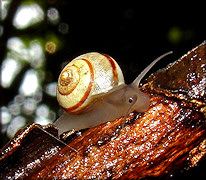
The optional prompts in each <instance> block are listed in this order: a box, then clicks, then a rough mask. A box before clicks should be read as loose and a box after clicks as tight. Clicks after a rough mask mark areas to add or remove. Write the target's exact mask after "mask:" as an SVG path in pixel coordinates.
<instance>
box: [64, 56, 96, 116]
mask: <svg viewBox="0 0 206 180" xmlns="http://www.w3.org/2000/svg"><path fill="white" fill-rule="evenodd" d="M81 60H83V61H85V62H86V63H87V65H88V66H89V69H90V74H91V76H90V82H89V86H88V88H87V91H86V92H85V94H84V96H83V97H82V98H81V100H80V101H79V102H78V103H77V104H75V105H74V106H72V107H70V108H64V109H65V110H66V111H67V112H70V113H72V112H74V111H75V110H76V109H77V108H79V107H80V106H81V105H82V104H83V103H84V102H85V101H86V99H87V98H88V96H89V94H90V92H91V90H92V86H93V83H94V70H93V67H92V64H91V63H90V62H89V61H88V60H87V59H81Z"/></svg>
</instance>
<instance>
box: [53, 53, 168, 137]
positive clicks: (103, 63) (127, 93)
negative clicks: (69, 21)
mask: <svg viewBox="0 0 206 180" xmlns="http://www.w3.org/2000/svg"><path fill="white" fill-rule="evenodd" d="M170 53H172V52H168V53H165V54H163V55H162V56H160V57H158V58H157V59H156V60H154V61H153V62H152V63H151V64H150V65H148V66H147V67H146V68H145V69H144V70H143V71H142V72H141V73H140V75H139V76H138V77H137V78H136V79H135V80H134V81H133V82H132V83H131V84H129V85H126V84H125V83H124V77H123V74H122V71H121V69H120V67H119V65H118V64H117V63H116V61H115V60H114V59H112V58H111V57H110V56H108V55H104V54H100V53H96V52H93V53H87V54H83V55H81V56H79V57H77V58H75V59H74V60H73V61H71V62H70V63H69V64H68V65H66V66H65V68H64V69H63V70H62V72H61V74H60V76H59V80H58V85H57V100H58V102H59V104H60V106H61V107H62V108H63V109H64V110H65V112H64V113H63V114H62V115H61V116H60V118H59V119H57V121H55V122H54V125H56V126H57V127H58V128H59V131H58V133H59V134H61V133H62V132H65V131H68V130H71V129H79V130H80V129H85V128H90V127H93V126H96V125H99V124H102V123H105V122H107V121H112V120H115V119H117V118H120V117H124V118H126V116H127V115H128V114H129V113H130V112H132V111H136V112H145V111H146V110H147V109H148V108H149V105H150V98H149V96H148V95H147V94H146V93H143V92H142V91H140V90H139V83H140V81H141V79H142V78H143V77H144V76H145V74H146V73H147V72H148V71H149V70H150V69H151V68H152V66H153V65H154V64H155V63H156V62H158V61H159V60H160V59H161V58H163V57H164V56H166V55H168V54H170Z"/></svg>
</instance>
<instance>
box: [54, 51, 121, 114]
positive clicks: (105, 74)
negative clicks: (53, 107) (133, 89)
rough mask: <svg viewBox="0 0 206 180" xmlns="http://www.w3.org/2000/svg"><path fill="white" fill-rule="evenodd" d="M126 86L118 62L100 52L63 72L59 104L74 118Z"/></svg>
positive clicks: (58, 90)
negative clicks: (73, 115) (106, 95)
mask: <svg viewBox="0 0 206 180" xmlns="http://www.w3.org/2000/svg"><path fill="white" fill-rule="evenodd" d="M122 84H124V77H123V74H122V71H121V69H120V67H119V65H118V64H117V62H116V61H115V60H114V59H113V58H111V57H110V56H108V55H105V54H100V53H96V52H92V53H86V54H83V55H81V56H78V57H77V58H75V59H74V60H72V61H71V62H70V63H68V64H67V65H66V66H65V67H64V69H63V70H62V72H61V74H60V76H59V79H58V85H57V100H58V102H59V104H60V106H61V107H62V108H63V109H65V110H66V111H67V112H68V113H71V114H80V113H82V112H83V111H85V109H86V108H87V107H88V106H89V105H90V104H91V103H92V102H93V101H94V100H95V98H96V97H97V96H96V95H104V94H105V93H108V91H110V90H111V89H113V88H114V87H117V86H120V85H122Z"/></svg>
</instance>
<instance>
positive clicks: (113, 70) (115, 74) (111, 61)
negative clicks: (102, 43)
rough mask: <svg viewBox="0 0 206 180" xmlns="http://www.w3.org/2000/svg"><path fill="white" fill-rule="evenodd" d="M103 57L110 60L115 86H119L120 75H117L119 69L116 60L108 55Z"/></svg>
mask: <svg viewBox="0 0 206 180" xmlns="http://www.w3.org/2000/svg"><path fill="white" fill-rule="evenodd" d="M101 55H103V56H104V57H106V58H107V59H108V60H109V62H110V64H111V67H112V73H113V80H114V85H117V84H118V73H117V67H116V64H115V62H114V60H113V59H112V58H111V57H110V56H108V55H106V54H102V53H101Z"/></svg>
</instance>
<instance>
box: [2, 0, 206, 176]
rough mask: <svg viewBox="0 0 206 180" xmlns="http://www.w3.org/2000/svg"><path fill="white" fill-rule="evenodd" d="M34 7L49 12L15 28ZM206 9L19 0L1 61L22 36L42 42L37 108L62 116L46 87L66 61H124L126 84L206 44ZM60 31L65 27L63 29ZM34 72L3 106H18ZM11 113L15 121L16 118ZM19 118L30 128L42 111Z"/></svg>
mask: <svg viewBox="0 0 206 180" xmlns="http://www.w3.org/2000/svg"><path fill="white" fill-rule="evenodd" d="M1 2H2V0H1ZM28 3H30V4H32V3H37V4H38V5H39V6H40V7H41V8H42V10H43V11H44V13H45V17H44V19H43V20H42V21H40V22H38V23H36V24H34V25H31V26H29V27H28V28H24V29H18V28H16V27H15V26H14V25H13V19H14V17H15V14H16V12H17V9H18V8H19V7H20V6H21V5H22V4H28ZM188 5H189V7H188ZM204 6H205V5H204V4H202V5H201V4H195V2H192V3H191V4H189V3H187V4H181V3H175V2H173V1H171V2H168V1H167V3H166V4H158V3H151V2H149V1H144V2H133V3H132V2H130V1H127V2H125V1H123V2H119V1H117V2H112V1H109V2H107V1H97V2H96V3H90V2H88V1H84V2H81V1H75V2H73V1H66V0H44V1H43V0H42V1H40V0H39V1H23V0H18V1H16V0H13V1H11V2H10V3H9V6H8V11H7V16H6V18H4V19H2V21H1V27H3V29H4V31H3V33H1V34H0V62H1V63H2V62H3V61H4V60H5V58H6V55H7V53H8V51H9V50H8V48H7V45H6V44H7V42H8V40H9V39H10V38H12V37H19V38H21V39H22V41H23V42H24V43H25V44H27V43H29V42H30V41H31V39H32V40H35V39H37V40H38V39H41V42H42V48H43V49H44V55H45V62H44V64H43V65H42V66H41V67H40V68H38V69H35V70H38V71H39V70H41V72H43V73H44V78H42V79H41V81H40V83H39V86H40V87H41V89H42V90H41V93H42V98H41V100H40V101H38V102H37V107H38V106H39V105H41V104H45V105H46V106H47V107H48V109H49V110H50V111H52V112H53V113H54V114H56V117H55V118H57V117H58V115H59V114H58V112H59V106H58V103H57V101H56V98H55V97H53V96H50V95H48V93H46V90H45V87H46V85H48V84H50V83H52V82H56V81H57V78H58V75H59V73H60V71H61V69H62V67H63V66H64V65H65V63H66V62H68V61H70V60H71V59H73V58H74V57H76V56H78V55H80V54H83V53H86V52H89V51H97V52H102V53H106V54H109V55H110V56H112V57H113V58H114V59H115V60H116V61H117V62H118V63H119V65H120V67H121V68H122V71H123V73H124V77H125V81H126V83H131V82H132V80H134V79H135V77H136V76H137V75H138V74H139V73H140V72H141V71H142V70H143V69H144V68H145V67H146V66H147V65H148V64H149V63H150V62H151V61H153V60H154V59H155V58H157V57H158V56H160V55H162V54H163V53H165V52H168V51H170V50H172V51H173V52H174V53H173V54H172V55H169V56H168V57H166V58H164V59H163V60H161V62H160V63H158V64H157V65H155V67H154V68H153V69H152V70H151V71H150V73H152V72H154V71H156V70H158V69H159V68H163V67H165V66H166V65H167V64H168V63H171V62H173V61H175V60H176V59H178V58H179V57H181V56H182V55H184V54H185V53H187V51H189V50H191V49H192V48H193V47H195V46H197V45H199V44H200V43H202V42H203V41H204V40H206V38H205V34H206V33H205V32H206V26H205V9H204V8H203V7H204ZM50 8H55V9H56V10H57V11H58V13H59V18H58V20H57V21H56V22H51V21H49V20H48V18H47V12H48V10H49V9H50ZM1 10H2V9H1ZM1 13H2V12H1ZM60 27H63V31H62V30H60V29H61V28H60ZM65 27H66V28H65ZM50 37H51V39H55V41H54V42H56V46H57V50H56V51H55V52H53V53H49V52H48V51H47V50H46V49H45V48H44V46H45V44H46V42H47V41H49V38H50ZM32 68H33V67H32V66H31V64H29V63H25V64H24V67H23V68H22V70H21V71H20V72H19V73H18V75H16V77H15V78H14V81H13V82H12V84H11V85H10V86H9V87H7V88H4V87H1V99H0V102H1V107H4V108H6V109H8V107H9V105H10V104H12V103H13V102H14V98H15V96H16V95H18V94H19V87H20V85H21V83H22V80H23V78H24V75H25V73H26V72H27V70H28V69H32ZM150 73H149V74H150ZM25 98H33V96H31V97H25ZM37 107H36V108H37ZM21 108H22V106H21V107H20V109H21ZM8 113H10V112H9V111H8ZM10 114H11V120H10V121H12V119H13V118H15V116H16V115H14V114H12V113H10ZM18 116H23V117H24V118H25V119H26V123H25V125H26V124H28V123H31V122H33V121H34V119H35V117H36V113H35V110H34V112H33V113H30V114H29V115H28V114H25V113H24V112H23V111H21V110H20V112H19V114H18ZM9 124H10V122H8V123H7V124H1V139H0V147H2V146H3V145H4V144H5V143H6V142H8V140H9V138H8V132H7V128H8V126H9ZM203 166H204V167H205V165H201V166H200V167H198V168H194V170H192V171H190V172H189V174H187V175H188V177H189V176H190V175H191V174H192V173H193V175H194V173H195V174H196V175H197V174H198V175H200V176H201V175H203V171H202V169H203ZM193 171H194V172H193ZM187 173H188V172H187ZM198 175H197V176H198ZM200 176H199V177H200ZM184 177H185V176H184Z"/></svg>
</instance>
